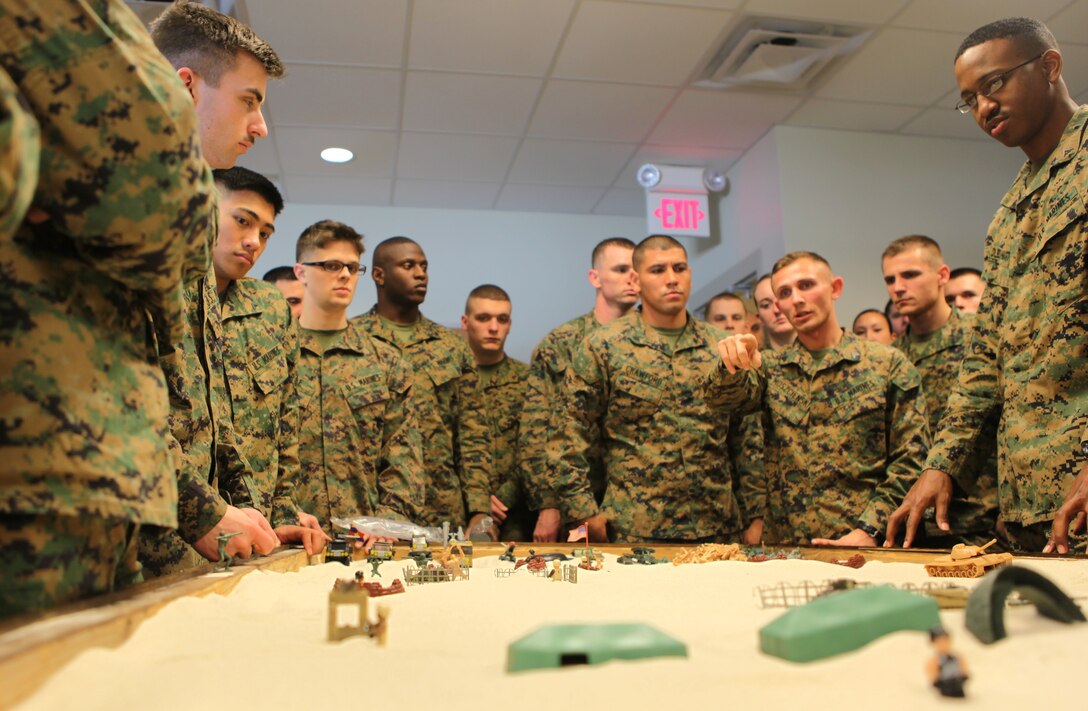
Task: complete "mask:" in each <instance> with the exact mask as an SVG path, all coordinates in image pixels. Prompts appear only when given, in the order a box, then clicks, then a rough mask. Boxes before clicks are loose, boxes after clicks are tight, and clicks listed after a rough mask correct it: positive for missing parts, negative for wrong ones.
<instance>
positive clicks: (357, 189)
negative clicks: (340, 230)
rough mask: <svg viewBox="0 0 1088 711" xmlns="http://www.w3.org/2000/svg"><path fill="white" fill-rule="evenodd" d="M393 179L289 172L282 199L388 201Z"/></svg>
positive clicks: (348, 202)
mask: <svg viewBox="0 0 1088 711" xmlns="http://www.w3.org/2000/svg"><path fill="white" fill-rule="evenodd" d="M392 186H393V181H392V180H374V179H368V178H329V177H323V176H313V175H292V176H291V177H290V178H289V179H288V181H287V191H286V193H285V194H284V199H286V200H288V201H289V202H303V203H314V204H317V205H388V204H389V193H390V191H391V190H392Z"/></svg>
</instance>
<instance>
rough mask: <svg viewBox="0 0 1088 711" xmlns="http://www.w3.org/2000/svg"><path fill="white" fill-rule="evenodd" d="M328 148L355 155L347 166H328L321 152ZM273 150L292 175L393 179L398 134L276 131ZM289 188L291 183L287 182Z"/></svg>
mask: <svg viewBox="0 0 1088 711" xmlns="http://www.w3.org/2000/svg"><path fill="white" fill-rule="evenodd" d="M330 146H336V147H338V148H347V149H348V150H350V151H351V152H352V153H354V154H355V158H354V159H353V160H351V161H350V162H348V163H327V162H325V161H323V160H321V151H322V150H323V149H325V148H329V147H330ZM276 148H277V149H278V150H279V154H280V161H281V163H282V165H284V166H285V167H286V169H287V170H288V171H289V172H288V173H287V176H288V177H290V176H291V175H293V174H300V175H314V176H329V177H349V176H350V177H356V178H392V177H393V159H394V155H395V154H396V150H397V134H395V133H393V132H388V131H363V130H359V129H350V128H293V127H292V128H289V127H283V128H277V129H276ZM287 182H288V185H290V183H291V181H290V179H288V181H287Z"/></svg>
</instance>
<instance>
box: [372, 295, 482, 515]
mask: <svg viewBox="0 0 1088 711" xmlns="http://www.w3.org/2000/svg"><path fill="white" fill-rule="evenodd" d="M353 323H356V324H358V325H359V326H360V327H362V328H363V329H364V330H365V331H366V332H367V333H369V334H370V335H371V336H373V337H374V338H376V339H377V340H379V341H383V342H384V343H387V344H389V345H391V346H393V347H394V348H396V349H397V351H398V352H399V353H400V356H401V358H403V359H404V362H405V364H406V365H407V366H408V367H409V369H410V370H411V371H412V374H413V378H414V384H413V386H412V392H413V399H414V400H415V408H416V422H417V423H418V426H419V432H420V436H421V438H422V442H423V468H424V471H426V472H427V497H426V502H425V503H424V505H423V511H422V519H421V521H420V523H422V524H424V525H426V526H441V525H442V522H443V521H449V522H450V525H451V526H453V527H454V528H456V527H457V526H460V525H462V524H463V523H467V521H468V519H469V517H471V516H472V515H474V514H478V513H488V512H489V511H490V510H491V492H490V491H489V488H488V487H489V484H490V481H491V437H490V434H489V432H488V429H487V421H486V419H485V416H484V412H483V406H482V402H481V400H480V395H479V392H478V388H477V375H476V365H475V362H474V361H473V358H472V353H471V352H470V351H469V349H468V344H467V343H465V340H464V339H463V338H461V337H460V336H458V335H457V334H456V333H454V332H453V331H451V330H450V329H448V328H444V327H443V326H439V325H438V324H437V323H435V322H434V321H431V320H430V319H428V318H427V317H425V316H422V315H421V316H420V317H419V321H418V322H417V325H416V330H415V335H414V337H413V338H412V340H411V341H409V342H406V343H402V342H400V341H398V339H397V335H396V333H395V332H394V331H393V328H392V327H391V326H389V325H388V324H387V323H385V321H383V320H382V318H381V317H380V316H379V315H378V313H377V312H376V311H374V310H373V309H371V311H369V312H368V313H365V314H363V315H362V316H359V317H357V318H355V319H353Z"/></svg>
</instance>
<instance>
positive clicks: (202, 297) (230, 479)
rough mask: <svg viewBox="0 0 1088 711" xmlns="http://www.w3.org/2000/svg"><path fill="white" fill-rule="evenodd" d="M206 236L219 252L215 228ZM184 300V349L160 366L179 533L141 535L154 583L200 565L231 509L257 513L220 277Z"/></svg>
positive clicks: (208, 278) (195, 286) (195, 285)
mask: <svg viewBox="0 0 1088 711" xmlns="http://www.w3.org/2000/svg"><path fill="white" fill-rule="evenodd" d="M216 224H217V223H216ZM207 234H208V235H209V236H210V237H209V241H210V242H211V243H213V244H214V242H215V235H216V228H215V226H214V225H213V226H212V228H211V229H209V230H208V233H207ZM185 297H186V311H185V313H186V317H187V321H188V324H187V326H188V327H187V328H186V330H185V334H184V336H183V337H182V338H181V340H180V341H179V342H177V343H173V344H167V345H165V346H163V347H162V355H161V358H160V362H161V364H162V369H163V372H164V373H165V374H166V383H167V386H168V388H169V389H170V430H171V433H172V437H173V442H172V443H171V444H172V446H175V447H176V448H177V452H178V453H179V456H178V457H177V463H178V468H177V486H178V525H177V531H164V530H162V529H158V528H155V529H148V530H144V531H141V532H140V551H139V552H140V562H142V563H143V565H144V569H145V570H146V571H148V573H149V574H150V575H164V574H166V573H172V572H177V571H180V570H186V569H188V568H192V567H194V566H197V565H200V564H202V563H203V562H204V559H203V558H202V557H201V556H200V554H199V553H197V552H196V551H195V550H194V549H193V548H191V547H190V546H191V544H193V543H195V542H196V541H198V540H199V539H200V538H202V537H203V536H204V535H205V534H206V533H208V532H209V531H211V529H212V528H214V527H215V525H216V524H217V523H219V520H220V519H222V518H223V516H224V515H226V512H227V506H228V504H229V505H233V506H237V507H239V508H242V507H255V503H254V502H255V499H256V497H255V496H254V495H253V493H252V492H254V491H256V490H257V486H256V484H255V483H254V482H253V479H252V468H251V467H250V465H249V463H248V462H247V461H246V459H245V457H244V456H243V455H242V451H241V447H240V446H239V444H238V441H237V439H236V437H235V435H234V427H233V423H232V414H231V400H230V393H229V391H228V389H227V384H226V372H225V370H224V367H223V343H224V335H223V318H222V314H221V311H220V304H219V294H218V293H217V292H216V289H215V273H214V271H213V270H211V269H209V270H208V271H207V273H206V274H205V275H204V276H202V277H200V278H198V279H197V280H196V281H193V282H191V283H190V284H189V286H188V288H186V290H185ZM160 343H165V339H163V341H160Z"/></svg>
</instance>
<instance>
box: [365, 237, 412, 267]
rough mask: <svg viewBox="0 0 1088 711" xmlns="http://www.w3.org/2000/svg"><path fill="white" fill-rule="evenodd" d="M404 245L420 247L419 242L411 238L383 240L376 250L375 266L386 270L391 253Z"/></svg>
mask: <svg viewBox="0 0 1088 711" xmlns="http://www.w3.org/2000/svg"><path fill="white" fill-rule="evenodd" d="M402 244H414V245H415V246H417V247H419V242H416V241H415V240H414V239H411V238H410V237H404V236H399V235H398V236H397V237H390V238H388V239H383V240H382V241H381V242H379V243H378V246H377V247H375V248H374V266H375V267H381V268H382V269H385V267H386V262H387V261H388V260H389V254H388V253H389V251H390V250H391V249H392V248H393V247H397V246H399V245H402ZM421 249H422V248H421Z"/></svg>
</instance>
